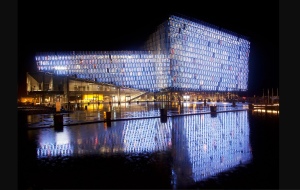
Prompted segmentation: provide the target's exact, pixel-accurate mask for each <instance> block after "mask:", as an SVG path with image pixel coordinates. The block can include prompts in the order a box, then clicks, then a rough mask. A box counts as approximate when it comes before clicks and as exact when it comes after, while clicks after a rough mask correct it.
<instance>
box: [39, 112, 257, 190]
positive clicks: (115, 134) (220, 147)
mask: <svg viewBox="0 0 300 190" xmlns="http://www.w3.org/2000/svg"><path fill="white" fill-rule="evenodd" d="M36 132H37V133H39V134H37V135H38V136H39V138H38V143H37V144H38V147H37V158H38V159H40V158H47V157H48V158H49V157H62V156H79V155H83V156H84V155H88V154H93V155H100V154H102V155H106V154H107V155H109V154H114V153H118V154H127V155H128V154H129V155H131V154H136V153H148V154H152V153H155V152H165V154H169V153H171V156H172V157H173V163H172V164H171V165H172V167H173V168H169V170H170V173H172V184H173V186H174V188H177V187H182V186H187V185H190V184H193V183H195V182H198V181H202V180H205V179H206V178H208V177H212V176H216V175H217V174H218V173H220V172H223V171H226V170H228V169H231V168H233V167H235V166H237V165H239V164H241V163H247V162H249V161H250V160H251V159H252V153H251V145H250V141H249V121H248V112H247V111H235V112H226V113H217V115H215V116H214V117H212V115H211V114H200V115H190V116H182V117H172V118H169V119H168V120H167V122H166V123H161V122H160V118H150V119H138V120H127V121H118V122H111V126H110V127H107V126H106V125H105V123H95V124H89V125H84V126H71V127H70V126H69V127H64V130H63V131H62V132H55V131H54V130H52V129H42V130H37V131H36ZM170 183H171V182H170Z"/></svg>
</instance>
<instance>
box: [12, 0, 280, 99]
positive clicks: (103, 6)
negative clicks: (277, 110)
mask: <svg viewBox="0 0 300 190" xmlns="http://www.w3.org/2000/svg"><path fill="white" fill-rule="evenodd" d="M109 2H110V3H109ZM278 5H279V2H278V1H270V2H268V1H261V0H252V1H221V0H220V1H218V0H215V1H181V3H179V2H176V1H137V2H133V1H120V2H119V1H108V2H107V1H87V0H85V1H56V0H52V1H35V0H30V1H19V2H18V83H19V84H18V87H19V92H20V93H23V92H25V88H24V87H23V86H24V84H25V76H26V75H25V73H26V72H27V71H28V72H33V71H36V68H35V64H34V55H35V53H36V52H39V51H73V50H74V51H77V50H82V51H89V50H91V51H93V50H94V51H105V50H107V51H111V50H139V47H140V46H141V45H142V44H143V43H144V42H145V41H146V39H147V37H148V36H149V34H151V33H152V32H153V31H154V29H155V28H156V26H158V25H159V24H160V23H162V22H163V21H164V20H165V19H166V18H167V16H168V15H169V14H172V13H179V14H182V15H186V16H187V17H192V18H195V19H198V20H202V21H205V22H208V23H211V24H214V25H216V26H219V27H222V28H225V29H228V30H231V31H233V32H236V33H238V34H241V35H245V36H248V37H249V40H250V42H251V48H250V65H249V70H250V71H249V82H248V84H249V86H248V89H249V90H248V92H247V95H249V96H253V95H254V94H255V95H256V96H262V91H263V89H265V90H264V91H265V94H266V91H267V89H270V93H271V89H272V88H273V89H274V95H276V94H275V93H276V90H277V88H278V87H279V55H278V54H279V45H278V44H279V28H278V27H279V26H278V22H279V6H278ZM20 93H19V94H20Z"/></svg>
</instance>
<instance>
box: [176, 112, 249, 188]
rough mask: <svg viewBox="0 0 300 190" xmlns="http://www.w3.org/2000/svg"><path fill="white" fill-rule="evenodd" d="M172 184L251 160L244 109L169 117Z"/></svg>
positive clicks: (180, 184)
mask: <svg viewBox="0 0 300 190" xmlns="http://www.w3.org/2000/svg"><path fill="white" fill-rule="evenodd" d="M172 121H173V131H172V132H173V133H172V135H173V138H172V142H173V165H174V168H173V171H172V174H173V178H174V179H177V180H174V182H173V183H174V184H173V185H174V186H175V187H176V186H177V185H179V186H181V187H184V186H185V184H186V185H187V184H191V183H193V182H198V181H203V180H205V179H206V178H208V177H212V176H214V175H217V174H218V173H220V172H223V171H226V170H229V169H230V168H233V167H235V166H237V165H239V164H241V163H247V162H249V161H250V160H251V159H252V153H251V145H250V141H249V120H248V113H247V111H237V112H227V113H218V114H217V117H211V115H209V114H201V115H192V116H187V117H182V118H180V117H175V118H173V120H172Z"/></svg>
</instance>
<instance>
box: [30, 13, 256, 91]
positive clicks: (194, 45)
mask: <svg viewBox="0 0 300 190" xmlns="http://www.w3.org/2000/svg"><path fill="white" fill-rule="evenodd" d="M249 53H250V42H249V41H248V40H247V39H246V38H245V37H243V36H240V35H237V34H234V33H233V32H230V31H226V30H224V29H219V28H218V27H215V26H212V25H210V24H206V23H204V22H201V21H192V20H190V19H185V18H181V17H178V16H174V15H172V16H170V17H169V19H168V20H167V21H165V22H164V23H162V24H161V25H159V26H158V27H157V29H156V31H155V32H153V33H152V34H151V35H150V36H149V38H148V40H147V41H146V42H145V50H142V51H86V52H75V51H73V52H58V53H54V52H52V53H51V52H48V53H40V54H38V55H37V56H36V57H35V60H36V64H37V67H38V70H39V71H43V72H52V73H54V74H58V75H69V76H76V77H77V78H82V79H90V80H93V81H97V82H102V83H109V84H113V85H116V86H119V87H128V88H134V89H138V90H144V91H150V92H158V91H160V90H161V89H173V90H176V91H184V90H189V91H246V90H247V88H248V73H249V69H248V61H249Z"/></svg>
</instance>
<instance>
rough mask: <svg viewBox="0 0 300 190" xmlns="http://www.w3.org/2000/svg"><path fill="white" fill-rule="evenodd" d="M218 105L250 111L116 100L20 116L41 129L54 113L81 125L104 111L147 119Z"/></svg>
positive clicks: (51, 122) (199, 111) (113, 117)
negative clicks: (74, 108) (108, 103)
mask: <svg viewBox="0 0 300 190" xmlns="http://www.w3.org/2000/svg"><path fill="white" fill-rule="evenodd" d="M212 105H216V106H217V112H226V111H240V110H247V109H248V103H236V106H232V103H227V102H226V103H224V102H222V103H216V102H208V103H207V104H206V106H205V105H204V103H203V102H194V103H188V102H184V103H182V104H181V105H180V106H179V105H167V104H163V103H157V102H156V103H154V102H149V103H146V102H140V103H138V104H137V103H131V104H128V103H121V105H118V104H117V103H115V104H112V105H104V106H102V107H100V108H98V107H97V108H88V109H87V110H76V111H72V112H69V113H44V114H43V113H42V114H28V115H25V116H23V118H19V119H20V120H22V122H24V123H26V127H27V128H28V129H39V128H48V127H54V115H55V114H61V115H63V125H64V126H70V125H80V124H88V123H97V122H105V121H106V120H105V114H106V113H107V112H110V113H111V121H121V120H128V119H147V118H159V117H160V109H161V108H164V109H166V110H167V117H174V116H183V115H195V114H207V113H211V110H210V106H212Z"/></svg>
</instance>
